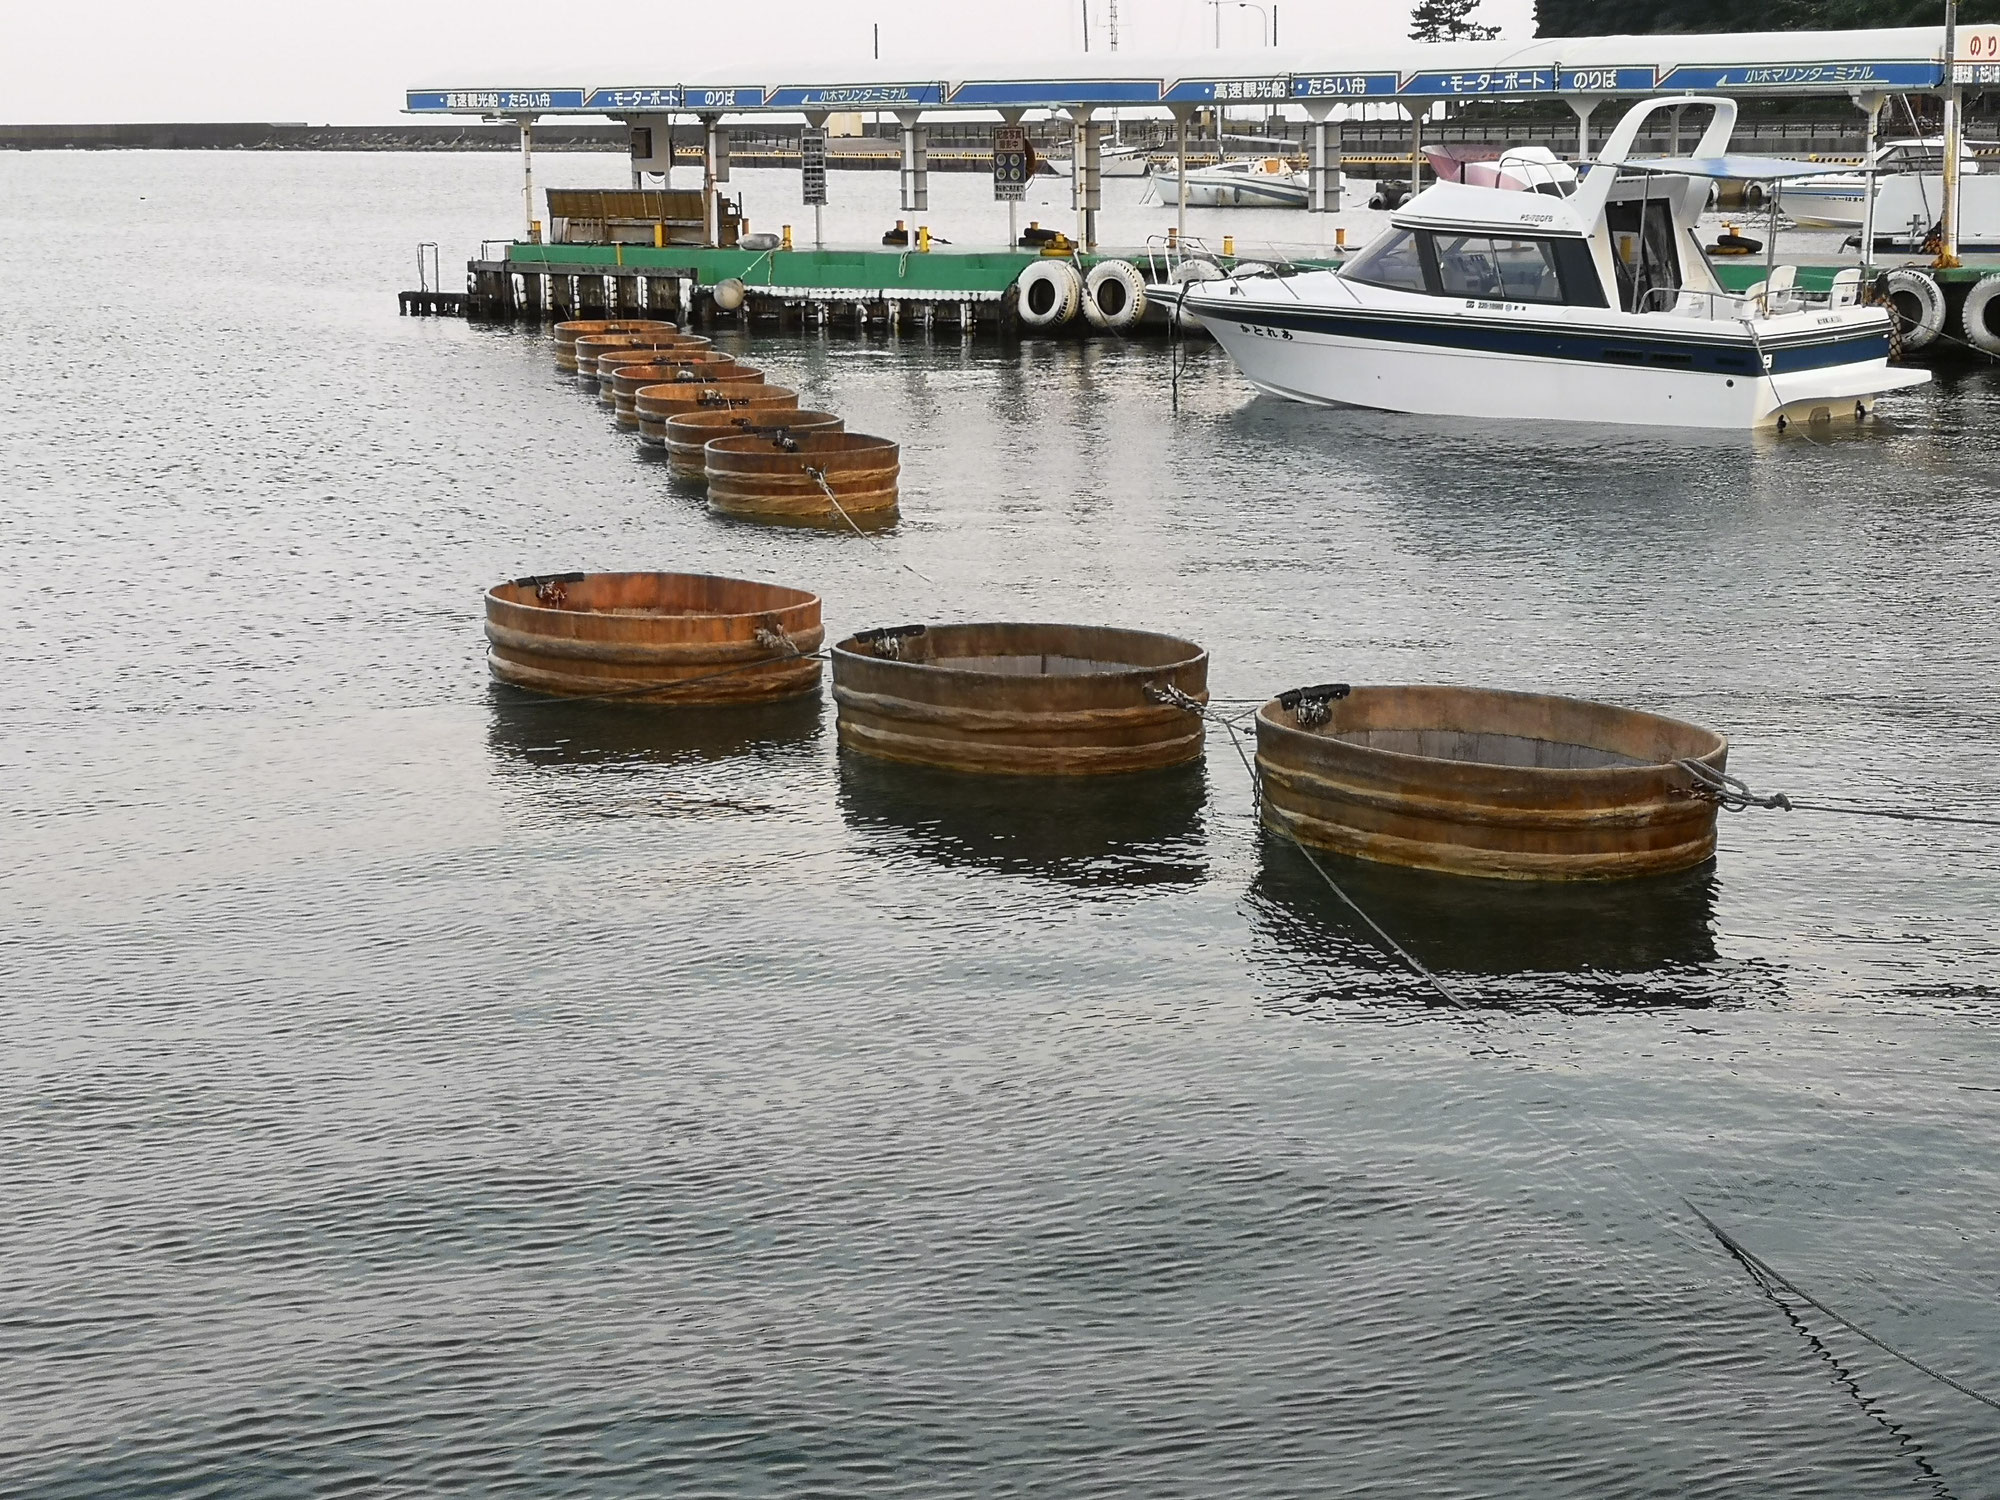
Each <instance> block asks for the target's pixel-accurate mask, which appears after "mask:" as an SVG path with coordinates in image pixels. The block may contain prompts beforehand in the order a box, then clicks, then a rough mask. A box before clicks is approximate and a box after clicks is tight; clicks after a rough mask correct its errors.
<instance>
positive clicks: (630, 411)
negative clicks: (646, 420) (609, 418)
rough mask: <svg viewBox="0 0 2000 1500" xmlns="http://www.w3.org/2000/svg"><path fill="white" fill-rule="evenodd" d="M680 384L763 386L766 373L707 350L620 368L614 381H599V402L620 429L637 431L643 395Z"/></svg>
mask: <svg viewBox="0 0 2000 1500" xmlns="http://www.w3.org/2000/svg"><path fill="white" fill-rule="evenodd" d="M676 380H696V381H707V382H708V383H710V384H712V385H723V384H732V383H736V382H750V383H754V384H757V385H762V384H763V383H764V372H763V371H762V370H759V369H755V368H753V367H751V366H750V365H739V364H738V363H737V362H736V361H735V360H733V359H731V358H730V357H729V356H728V355H727V354H718V353H716V352H714V351H713V350H708V349H703V350H699V351H697V352H695V353H692V354H673V355H667V356H665V357H663V358H660V359H653V360H648V361H647V362H646V363H645V364H642V365H619V366H617V367H616V368H614V369H613V370H612V371H611V378H610V379H608V380H600V381H598V383H597V399H598V400H600V401H603V402H606V403H607V404H609V405H610V407H611V409H612V411H613V412H614V413H616V415H617V418H618V425H619V426H620V427H637V426H638V425H639V412H638V409H637V408H636V407H635V406H634V405H633V404H632V403H633V401H634V400H635V399H636V398H637V396H638V394H639V392H640V391H642V390H644V389H645V388H646V387H647V386H649V385H669V384H671V383H672V382H674V381H676Z"/></svg>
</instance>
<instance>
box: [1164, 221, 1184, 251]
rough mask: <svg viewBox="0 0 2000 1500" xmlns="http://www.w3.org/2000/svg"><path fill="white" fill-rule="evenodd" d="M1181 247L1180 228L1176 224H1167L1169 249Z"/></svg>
mask: <svg viewBox="0 0 2000 1500" xmlns="http://www.w3.org/2000/svg"><path fill="white" fill-rule="evenodd" d="M1180 247H1181V232H1180V229H1179V228H1178V227H1177V226H1176V225H1173V224H1169V225H1168V226H1167V248H1168V249H1169V250H1178V249H1180Z"/></svg>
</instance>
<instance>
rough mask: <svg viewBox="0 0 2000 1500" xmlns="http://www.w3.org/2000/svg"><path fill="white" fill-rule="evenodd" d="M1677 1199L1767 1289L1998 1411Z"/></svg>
mask: <svg viewBox="0 0 2000 1500" xmlns="http://www.w3.org/2000/svg"><path fill="white" fill-rule="evenodd" d="M1681 1202H1683V1203H1685V1204H1687V1207H1688V1212H1690V1213H1692V1214H1693V1215H1694V1216H1695V1217H1696V1218H1698V1219H1700V1220H1701V1222H1702V1223H1704V1224H1706V1225H1707V1226H1708V1230H1709V1233H1710V1234H1713V1235H1714V1236H1715V1237H1716V1239H1717V1240H1719V1241H1721V1243H1722V1247H1723V1248H1724V1249H1725V1250H1727V1251H1728V1252H1729V1253H1730V1254H1731V1255H1733V1256H1735V1257H1736V1259H1737V1260H1738V1261H1740V1262H1742V1264H1743V1268H1744V1269H1745V1270H1747V1271H1748V1272H1749V1273H1750V1274H1751V1276H1753V1277H1754V1278H1756V1279H1757V1280H1758V1281H1760V1282H1762V1283H1764V1285H1765V1286H1766V1288H1767V1289H1768V1288H1770V1287H1782V1288H1784V1289H1785V1290H1786V1291H1788V1292H1790V1293H1791V1294H1792V1295H1793V1296H1794V1297H1797V1298H1798V1299H1799V1300H1800V1301H1801V1302H1803V1303H1805V1304H1806V1305H1807V1306H1809V1307H1813V1308H1817V1309H1818V1310H1819V1311H1820V1312H1822V1313H1824V1314H1826V1316H1827V1317H1829V1318H1831V1319H1833V1321H1834V1322H1836V1323H1838V1324H1839V1325H1840V1326H1841V1327H1842V1328H1845V1329H1846V1330H1847V1331H1848V1332H1849V1333H1851V1334H1854V1335H1855V1336H1856V1337H1857V1338H1862V1339H1866V1340H1867V1341H1868V1342H1869V1343H1871V1344H1873V1345H1874V1346H1875V1347H1876V1348H1877V1349H1880V1350H1881V1351H1882V1352H1883V1353H1884V1354H1887V1355H1889V1356H1890V1357H1891V1358H1894V1359H1899V1360H1901V1361H1902V1362H1903V1363H1904V1364H1906V1365H1908V1366H1909V1367H1910V1368H1911V1369H1913V1370H1917V1371H1920V1372H1921V1373H1923V1374H1925V1375H1928V1376H1930V1378H1931V1379H1933V1380H1935V1381H1937V1382H1939V1383H1940V1384H1942V1385H1948V1386H1950V1387H1951V1388H1952V1389H1953V1390H1955V1391H1957V1392H1958V1393H1959V1394H1960V1395H1961V1396H1969V1397H1970V1398H1971V1399H1972V1400H1974V1401H1977V1402H1979V1403H1980V1404H1981V1405H1984V1406H1990V1407H1992V1408H1993V1409H1994V1410H1995V1411H2000V1397H1993V1396H1989V1395H1987V1394H1986V1393H1985V1392H1984V1391H1980V1390H1975V1389H1974V1388H1973V1387H1971V1386H1969V1385H1967V1384H1966V1383H1965V1382H1964V1381H1962V1380H1959V1379H1957V1378H1955V1377H1953V1376H1951V1375H1947V1374H1946V1373H1945V1372H1944V1371H1942V1370H1939V1369H1935V1368H1933V1367H1932V1366H1930V1365H1927V1364H1925V1363H1924V1362H1923V1361H1922V1360H1920V1359H1918V1358H1916V1357H1915V1356H1914V1355H1909V1354H1905V1353H1904V1352H1903V1351H1902V1350H1900V1349H1898V1348H1896V1346H1895V1345H1893V1344H1890V1343H1887V1342H1885V1341H1884V1340H1882V1339H1879V1338H1877V1337H1876V1336H1875V1335H1874V1334H1872V1333H1870V1332H1869V1331H1868V1330H1867V1329H1865V1328H1863V1327H1862V1326H1861V1325H1860V1324H1859V1323H1857V1322H1855V1321H1854V1320H1853V1319H1852V1318H1849V1317H1847V1316H1846V1315H1844V1314H1842V1313H1838V1312H1835V1311H1834V1310H1833V1309H1832V1308H1831V1307H1828V1306H1827V1305H1826V1304H1825V1303H1824V1302H1822V1301H1820V1300H1819V1298H1817V1297H1815V1296H1813V1294H1812V1293H1811V1292H1808V1291H1807V1290H1806V1289H1805V1288H1804V1287H1802V1286H1800V1285H1799V1284H1798V1283H1797V1282H1796V1281H1793V1280H1792V1279H1791V1278H1790V1277H1788V1276H1786V1275H1785V1274H1784V1273H1783V1272H1781V1271H1779V1270H1778V1268H1777V1267H1775V1266H1773V1265H1772V1264H1771V1263H1770V1262H1769V1261H1767V1260H1765V1259H1764V1258H1763V1257H1762V1256H1760V1255H1758V1254H1757V1253H1756V1252H1755V1251H1753V1250H1751V1249H1750V1248H1749V1247H1748V1246H1746V1245H1745V1244H1744V1243H1743V1242H1742V1241H1741V1240H1739V1239H1737V1238H1736V1236H1734V1235H1733V1234H1731V1233H1730V1232H1729V1231H1728V1230H1726V1229H1724V1228H1723V1227H1722V1226H1721V1225H1720V1224H1718V1223H1716V1222H1715V1220H1714V1219H1712V1218H1710V1217H1709V1216H1708V1215H1707V1214H1706V1213H1704V1212H1702V1210H1701V1208H1700V1207H1699V1206H1698V1205H1697V1204H1695V1203H1694V1202H1693V1201H1692V1200H1690V1199H1688V1198H1686V1197H1683V1198H1682V1199H1681Z"/></svg>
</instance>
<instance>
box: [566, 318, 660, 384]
mask: <svg viewBox="0 0 2000 1500" xmlns="http://www.w3.org/2000/svg"><path fill="white" fill-rule="evenodd" d="M660 330H665V331H666V332H669V333H672V332H674V331H675V327H674V325H673V324H672V323H668V322H665V321H664V320H661V319H658V318H579V319H575V320H573V321H571V322H568V323H558V324H556V326H555V341H556V368H557V369H558V370H561V371H563V372H565V373H567V374H572V375H573V374H575V373H576V341H577V340H578V339H581V338H588V337H590V336H592V335H593V334H601V333H649V332H657V331H660Z"/></svg>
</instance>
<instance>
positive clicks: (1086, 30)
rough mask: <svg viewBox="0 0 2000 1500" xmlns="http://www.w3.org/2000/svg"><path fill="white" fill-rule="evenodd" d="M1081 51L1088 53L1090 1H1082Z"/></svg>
mask: <svg viewBox="0 0 2000 1500" xmlns="http://www.w3.org/2000/svg"><path fill="white" fill-rule="evenodd" d="M1083 50H1084V51H1085V52H1088V51H1090V0H1083Z"/></svg>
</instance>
